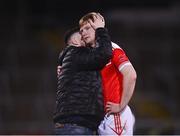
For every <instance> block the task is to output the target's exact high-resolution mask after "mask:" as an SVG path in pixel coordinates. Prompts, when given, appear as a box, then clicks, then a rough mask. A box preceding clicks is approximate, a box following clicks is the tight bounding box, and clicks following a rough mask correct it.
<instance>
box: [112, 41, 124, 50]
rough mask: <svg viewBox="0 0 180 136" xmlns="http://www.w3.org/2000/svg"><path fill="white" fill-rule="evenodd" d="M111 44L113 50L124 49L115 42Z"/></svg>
mask: <svg viewBox="0 0 180 136" xmlns="http://www.w3.org/2000/svg"><path fill="white" fill-rule="evenodd" d="M111 44H112V48H113V49H117V48H118V49H121V50H122V48H121V47H119V46H118V45H117V44H116V43H114V42H111Z"/></svg>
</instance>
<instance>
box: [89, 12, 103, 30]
mask: <svg viewBox="0 0 180 136" xmlns="http://www.w3.org/2000/svg"><path fill="white" fill-rule="evenodd" d="M92 17H93V20H92V19H89V20H88V23H89V24H90V25H91V27H92V28H93V29H97V28H99V27H104V26H105V21H104V18H103V16H101V15H100V14H99V13H97V14H95V15H93V16H92Z"/></svg>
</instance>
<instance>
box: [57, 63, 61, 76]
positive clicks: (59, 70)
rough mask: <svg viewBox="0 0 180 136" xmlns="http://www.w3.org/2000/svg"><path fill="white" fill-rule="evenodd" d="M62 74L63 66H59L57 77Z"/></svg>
mask: <svg viewBox="0 0 180 136" xmlns="http://www.w3.org/2000/svg"><path fill="white" fill-rule="evenodd" d="M60 73H61V66H57V77H58V76H59V75H60Z"/></svg>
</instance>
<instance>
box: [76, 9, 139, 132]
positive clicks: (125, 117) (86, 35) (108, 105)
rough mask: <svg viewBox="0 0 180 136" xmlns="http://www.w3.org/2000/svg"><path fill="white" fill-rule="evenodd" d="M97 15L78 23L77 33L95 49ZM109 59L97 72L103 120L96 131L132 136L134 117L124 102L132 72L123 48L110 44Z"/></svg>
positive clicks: (130, 90)
mask: <svg viewBox="0 0 180 136" xmlns="http://www.w3.org/2000/svg"><path fill="white" fill-rule="evenodd" d="M97 16H100V17H101V18H102V20H103V21H104V18H103V17H102V16H101V15H100V14H99V13H95V12H91V13H88V14H86V15H85V16H83V17H82V18H81V19H80V21H79V25H80V33H81V35H82V39H83V40H84V42H85V44H86V46H91V47H96V46H97V45H96V41H95V29H94V26H93V25H90V24H93V23H88V22H93V20H95V19H96V18H97ZM112 51H113V57H112V59H111V60H110V61H109V63H107V64H106V66H105V67H104V68H103V70H102V71H101V76H102V81H103V82H102V85H103V95H104V108H105V113H106V115H105V117H104V120H103V121H102V122H101V124H100V126H99V128H98V132H99V134H100V135H133V127H134V122H135V118H134V115H133V114H132V112H131V109H130V107H129V106H128V103H129V101H130V99H131V97H132V95H133V92H134V88H135V83H136V76H137V75H136V71H135V69H134V68H133V66H132V64H131V62H130V61H129V59H128V57H127V56H126V54H125V52H124V51H123V49H121V48H120V47H119V46H118V45H117V44H115V43H112Z"/></svg>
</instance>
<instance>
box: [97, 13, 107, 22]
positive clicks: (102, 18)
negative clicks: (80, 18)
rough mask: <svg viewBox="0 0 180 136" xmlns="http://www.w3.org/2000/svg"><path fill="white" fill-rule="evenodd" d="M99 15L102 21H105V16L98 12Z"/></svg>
mask: <svg viewBox="0 0 180 136" xmlns="http://www.w3.org/2000/svg"><path fill="white" fill-rule="evenodd" d="M97 15H98V16H99V17H100V18H101V20H102V22H105V21H104V17H103V16H102V15H101V14H100V13H97Z"/></svg>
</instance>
